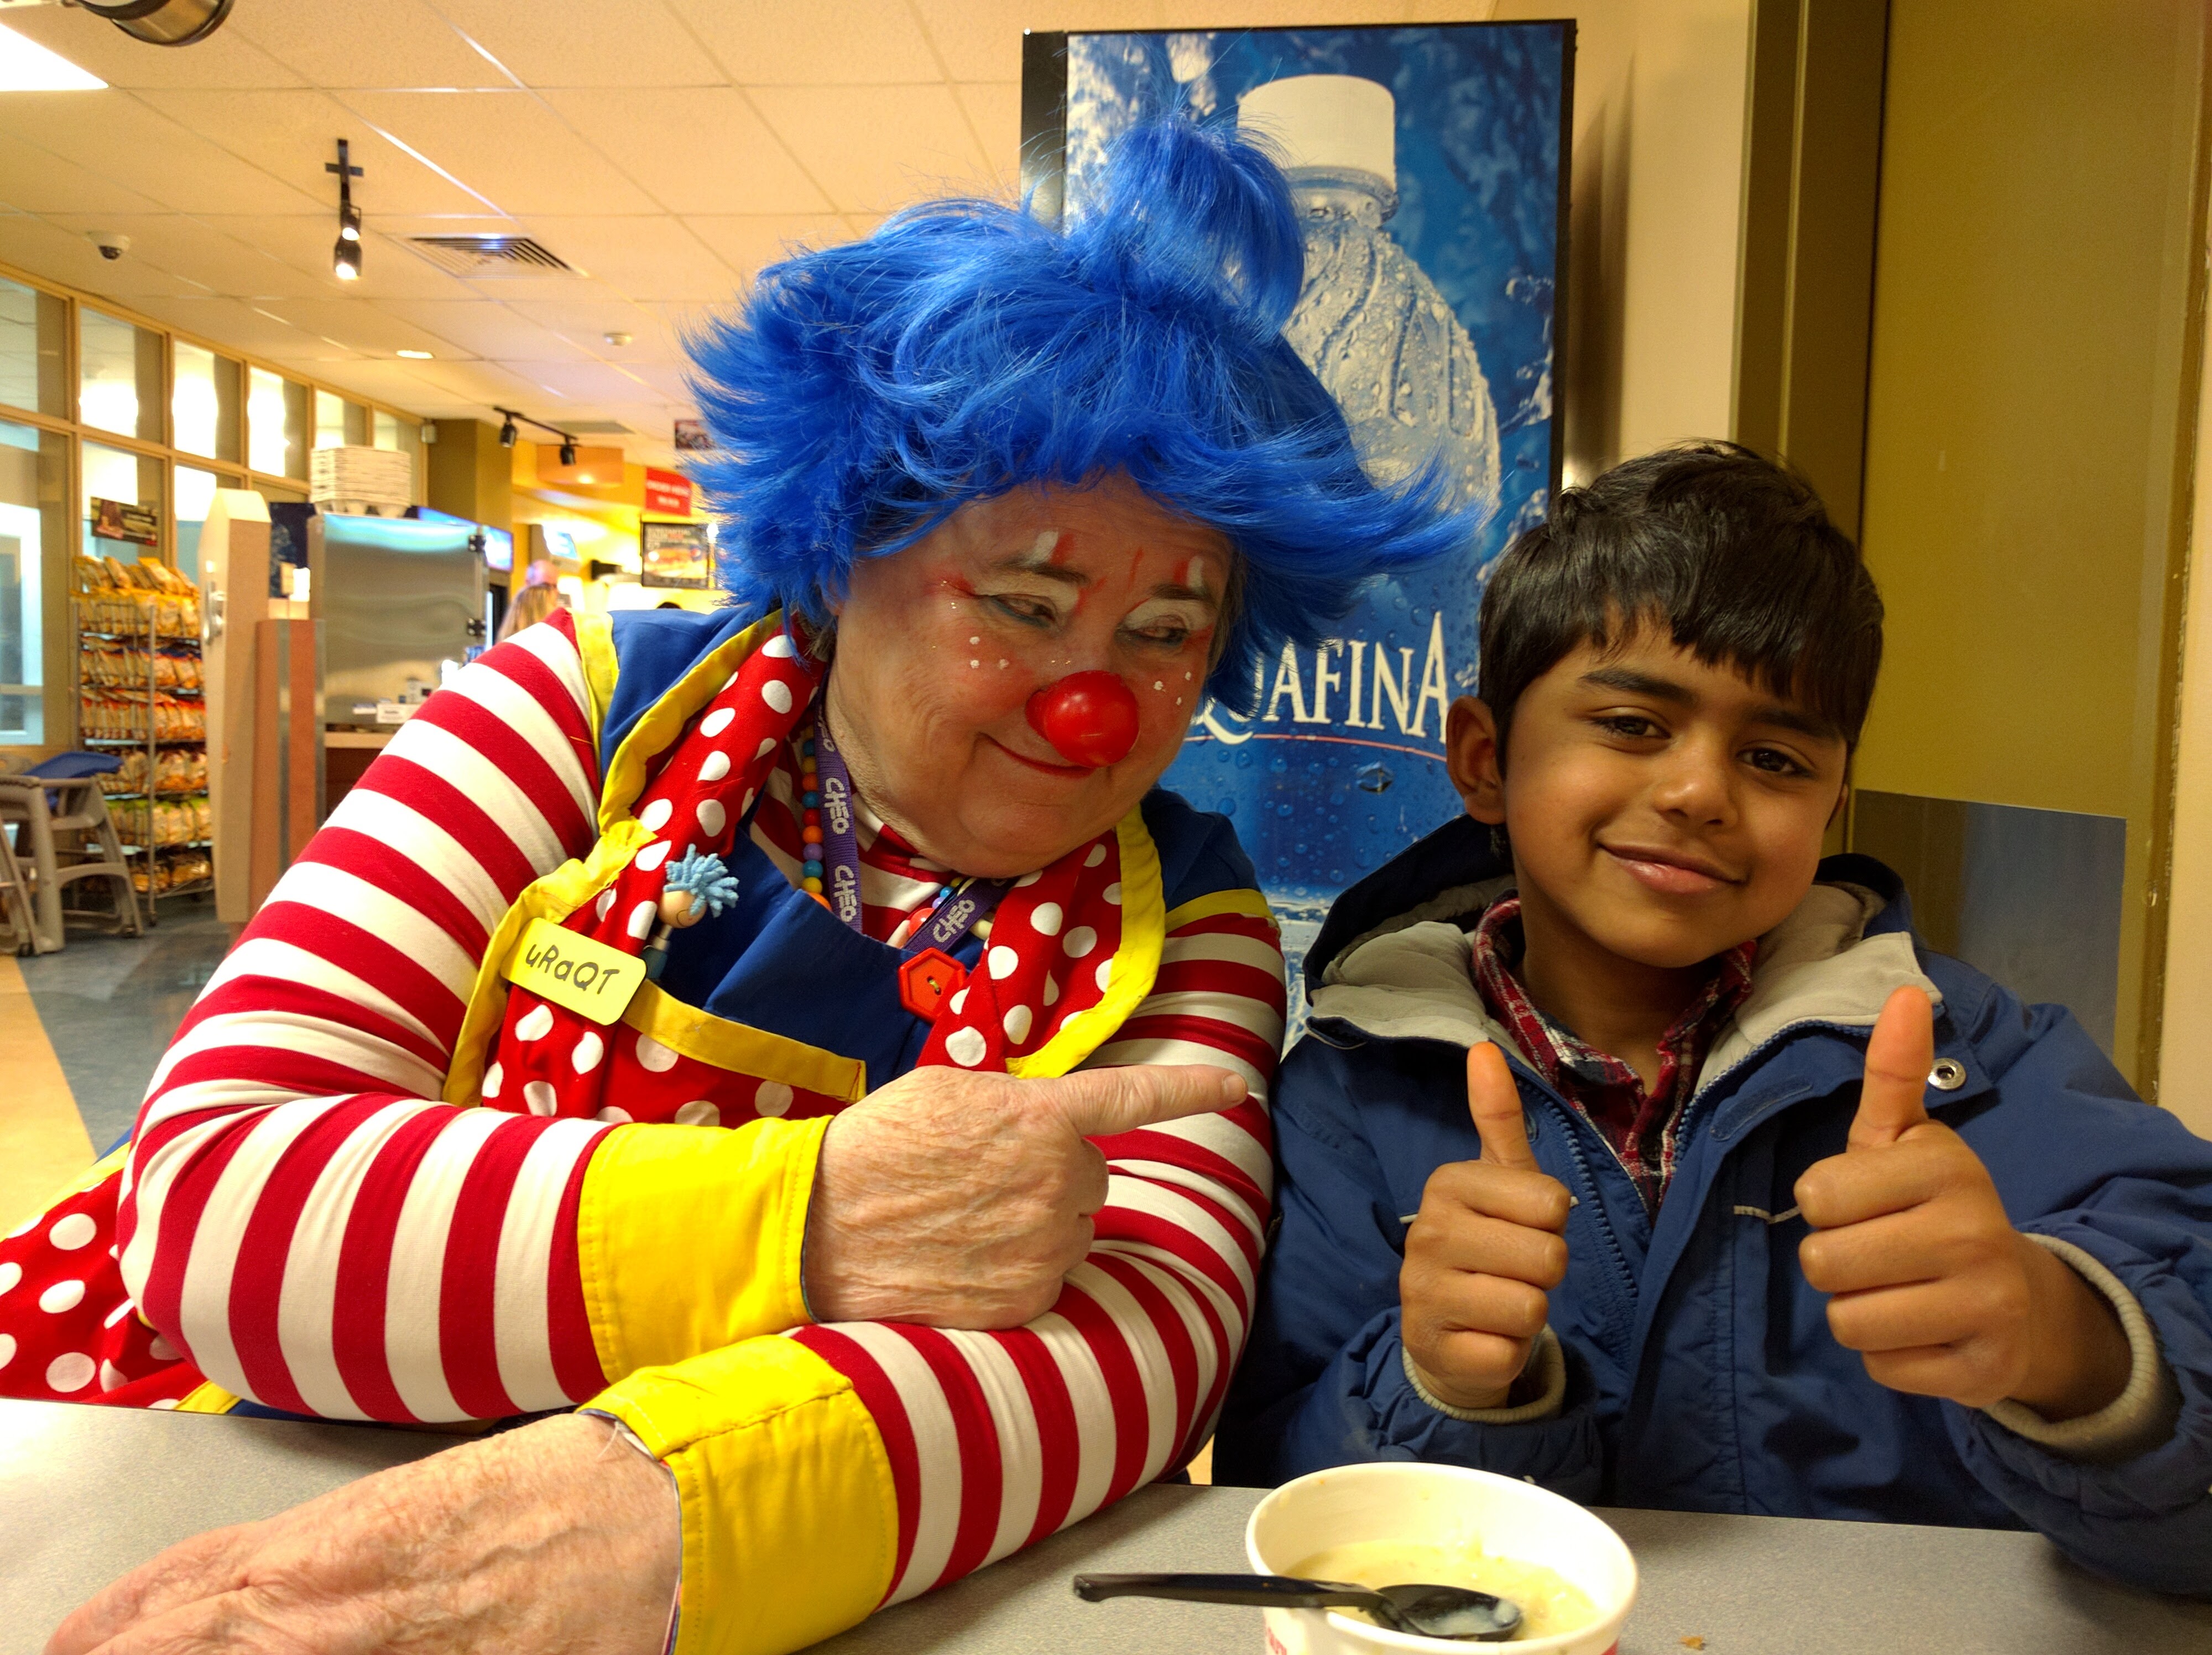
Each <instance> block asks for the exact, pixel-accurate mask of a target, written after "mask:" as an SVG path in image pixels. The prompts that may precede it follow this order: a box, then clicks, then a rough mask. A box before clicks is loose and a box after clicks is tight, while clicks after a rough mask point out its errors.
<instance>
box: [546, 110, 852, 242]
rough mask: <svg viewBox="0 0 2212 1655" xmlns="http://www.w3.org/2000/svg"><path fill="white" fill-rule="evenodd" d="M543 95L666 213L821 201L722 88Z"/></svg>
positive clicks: (788, 207) (783, 208)
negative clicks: (662, 207)
mask: <svg viewBox="0 0 2212 1655" xmlns="http://www.w3.org/2000/svg"><path fill="white" fill-rule="evenodd" d="M545 99H546V101H547V102H548V103H550V104H551V105H552V106H553V107H554V108H556V109H557V110H558V111H560V113H561V114H562V118H563V119H566V120H567V121H568V124H569V125H571V126H573V127H574V128H575V130H576V131H578V132H579V133H580V134H581V135H582V136H583V137H584V138H585V139H586V141H588V142H589V143H592V144H593V145H594V146H596V147H597V148H598V149H599V153H600V154H602V155H605V156H606V157H607V158H608V159H609V160H610V161H613V162H614V163H615V165H616V166H617V167H621V168H622V169H623V171H624V172H625V173H628V174H629V176H630V177H631V178H632V179H635V181H636V182H637V183H638V185H639V186H641V187H642V188H644V189H645V190H647V192H650V193H651V194H652V196H653V198H654V199H655V200H657V201H658V202H659V204H661V205H662V206H664V207H665V208H667V209H668V210H670V211H671V212H679V213H696V212H706V213H812V212H820V211H822V210H824V209H825V208H827V207H828V206H829V202H828V201H826V200H824V199H823V195H822V192H821V191H820V190H818V189H817V188H816V187H815V186H813V185H812V184H811V183H810V182H809V181H808V179H807V178H806V175H805V173H803V172H801V171H800V170H799V167H798V165H797V164H796V163H795V162H794V161H793V160H792V158H791V152H790V151H789V150H787V149H785V148H784V147H783V145H782V144H781V143H778V142H777V140H776V137H775V134H774V133H772V132H770V131H769V129H768V127H767V125H765V124H763V121H762V120H761V119H760V117H759V116H758V115H757V114H755V113H753V109H752V106H751V105H750V104H749V103H748V102H747V101H746V100H745V99H744V96H743V95H742V94H739V93H738V92H736V91H733V90H732V89H731V88H728V87H688V88H681V87H679V88H674V89H672V90H669V91H656V92H641V91H633V90H625V89H612V88H606V89H591V90H574V91H566V92H549V93H547V94H545ZM553 210H555V211H558V210H559V209H557V208H556V209H553Z"/></svg>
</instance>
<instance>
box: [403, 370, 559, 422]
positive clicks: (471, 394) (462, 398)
mask: <svg viewBox="0 0 2212 1655" xmlns="http://www.w3.org/2000/svg"><path fill="white" fill-rule="evenodd" d="M414 372H415V374H416V377H417V378H418V379H420V380H422V381H423V382H424V383H425V384H428V385H433V386H439V387H441V389H443V390H444V391H445V392H446V393H447V395H448V396H449V397H452V398H453V399H456V400H457V401H459V402H462V403H465V404H467V405H471V407H473V408H474V409H475V410H476V411H477V416H476V417H477V418H479V419H484V418H489V417H492V416H491V412H490V410H491V407H492V405H493V404H495V403H504V404H505V405H507V407H509V408H520V409H521V410H522V411H524V412H526V413H528V412H532V411H533V410H532V409H531V408H529V407H528V406H527V405H529V404H530V403H532V402H534V401H536V400H538V399H539V398H541V397H543V396H544V395H545V394H546V392H545V389H544V386H540V385H538V384H537V383H536V382H535V381H533V380H526V379H522V378H520V377H518V376H517V375H515V374H512V373H510V372H509V371H508V370H507V369H506V368H502V367H501V366H500V365H499V364H498V363H497V362H416V364H415V365H414Z"/></svg>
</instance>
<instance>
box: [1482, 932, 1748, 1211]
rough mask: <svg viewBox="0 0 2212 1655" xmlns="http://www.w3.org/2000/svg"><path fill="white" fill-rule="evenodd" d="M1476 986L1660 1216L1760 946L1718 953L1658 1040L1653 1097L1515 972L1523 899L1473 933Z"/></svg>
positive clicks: (1535, 1065)
mask: <svg viewBox="0 0 2212 1655" xmlns="http://www.w3.org/2000/svg"><path fill="white" fill-rule="evenodd" d="M1523 946H1524V942H1523V939H1522V931H1521V898H1520V897H1517V896H1506V897H1500V898H1499V899H1498V901H1496V902H1494V903H1492V904H1491V905H1490V908H1489V910H1488V911H1487V912H1486V913H1485V914H1484V915H1483V916H1482V920H1481V922H1480V923H1479V924H1478V925H1477V926H1476V927H1475V928H1474V986H1475V988H1476V989H1477V991H1478V992H1480V994H1481V995H1482V1000H1483V1004H1484V1005H1485V1006H1486V1007H1488V1008H1489V1011H1490V1014H1491V1015H1492V1017H1494V1018H1496V1019H1498V1021H1499V1022H1500V1023H1502V1024H1504V1025H1505V1027H1506V1028H1507V1030H1508V1031H1510V1033H1511V1034H1512V1036H1513V1043H1514V1044H1515V1045H1516V1046H1518V1047H1519V1048H1520V1049H1521V1055H1522V1056H1523V1057H1525V1058H1527V1059H1528V1062H1529V1064H1530V1065H1531V1066H1532V1067H1533V1068H1534V1069H1535V1071H1536V1072H1537V1074H1540V1075H1541V1076H1542V1077H1543V1078H1544V1080H1546V1081H1547V1083H1549V1084H1550V1086H1552V1087H1553V1090H1555V1091H1556V1092H1559V1095H1560V1096H1561V1097H1562V1098H1565V1099H1566V1101H1567V1103H1568V1104H1569V1105H1570V1106H1571V1107H1572V1108H1573V1109H1575V1110H1578V1111H1580V1113H1581V1114H1582V1115H1583V1117H1584V1118H1585V1119H1586V1120H1588V1121H1589V1123H1590V1124H1591V1125H1592V1126H1594V1127H1595V1128H1596V1129H1597V1130H1598V1132H1599V1135H1601V1136H1602V1137H1603V1138H1604V1139H1605V1141H1606V1142H1607V1143H1608V1144H1610V1145H1611V1146H1612V1147H1613V1153H1614V1154H1615V1155H1617V1156H1618V1157H1619V1158H1620V1164H1621V1166H1622V1167H1623V1169H1624V1170H1626V1172H1627V1173H1628V1175H1629V1177H1632V1179H1634V1180H1635V1182H1636V1187H1637V1189H1638V1191H1639V1192H1641V1193H1642V1195H1643V1196H1644V1208H1645V1210H1646V1211H1647V1212H1652V1213H1656V1212H1657V1211H1658V1210H1659V1202H1660V1201H1661V1199H1662V1197H1663V1196H1665V1195H1666V1193H1667V1186H1668V1183H1671V1182H1672V1181H1673V1178H1674V1150H1675V1139H1676V1136H1677V1134H1678V1132H1679V1130H1680V1126H1681V1120H1682V1115H1683V1112H1684V1110H1685V1109H1686V1107H1687V1106H1688V1104H1689V1101H1690V1097H1691V1094H1692V1092H1695V1091H1696V1089H1697V1084H1698V1071H1699V1069H1700V1068H1703V1067H1704V1066H1705V1055H1706V1053H1707V1052H1709V1051H1711V1050H1712V1044H1713V1041H1714V1039H1715V1037H1717V1036H1718V1034H1719V1033H1720V1031H1721V1030H1722V1028H1723V1026H1725V1025H1726V1024H1727V1023H1728V1020H1729V1018H1731V1017H1733V1016H1734V1015H1735V1011H1736V1008H1737V1007H1739V1006H1741V1005H1742V1004H1743V1002H1744V999H1745V997H1746V996H1747V995H1749V994H1750V992H1751V966H1752V961H1753V958H1756V957H1757V954H1758V952H1759V945H1758V944H1757V943H1756V942H1745V943H1740V944H1738V945H1737V946H1735V947H1734V948H1731V949H1729V951H1728V952H1726V953H1724V954H1723V955H1721V956H1720V957H1719V958H1718V960H1717V963H1716V964H1715V967H1714V970H1713V973H1712V975H1711V977H1710V978H1708V979H1707V980H1706V983H1705V987H1704V989H1701V990H1699V993H1698V995H1697V996H1696V997H1695V998H1694V999H1692V1001H1690V1003H1689V1004H1688V1005H1686V1006H1685V1007H1683V1008H1682V1011H1681V1014H1680V1016H1679V1017H1677V1018H1676V1019H1674V1022H1672V1023H1671V1024H1669V1025H1668V1027H1667V1031H1666V1032H1665V1033H1664V1034H1662V1035H1661V1036H1660V1037H1659V1080H1658V1084H1657V1085H1656V1086H1653V1087H1652V1088H1651V1090H1650V1092H1646V1091H1645V1090H1644V1082H1643V1080H1642V1079H1641V1078H1640V1077H1639V1076H1638V1074H1637V1073H1636V1071H1635V1070H1634V1069H1633V1068H1630V1067H1629V1066H1628V1065H1627V1064H1626V1063H1625V1062H1622V1061H1621V1060H1620V1058H1618V1057H1615V1056H1613V1054H1612V1053H1611V1052H1607V1051H1600V1050H1597V1048H1596V1047H1595V1046H1592V1045H1590V1044H1588V1043H1587V1042H1586V1041H1584V1040H1583V1039H1582V1038H1580V1037H1578V1036H1577V1035H1576V1033H1575V1032H1574V1031H1573V1030H1571V1029H1569V1028H1567V1027H1566V1026H1565V1025H1563V1024H1560V1023H1558V1022H1555V1021H1553V1019H1551V1018H1549V1017H1547V1016H1546V1015H1545V1014H1544V1013H1543V1012H1542V1011H1541V1010H1540V1009H1539V1008H1538V1007H1537V1005H1536V1002H1535V1001H1533V1000H1531V999H1529V998H1528V989H1525V988H1523V987H1522V983H1521V979H1520V978H1519V977H1517V976H1516V975H1515V967H1516V966H1518V965H1519V964H1520V963H1521V954H1522V948H1523Z"/></svg>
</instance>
